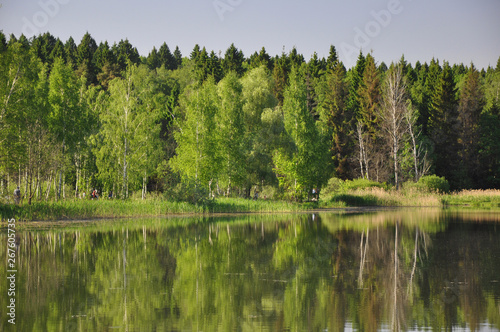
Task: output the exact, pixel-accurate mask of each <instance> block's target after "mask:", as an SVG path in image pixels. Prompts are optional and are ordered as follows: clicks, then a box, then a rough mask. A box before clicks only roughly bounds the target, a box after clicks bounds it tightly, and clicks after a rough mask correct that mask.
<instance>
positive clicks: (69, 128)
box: [48, 58, 83, 199]
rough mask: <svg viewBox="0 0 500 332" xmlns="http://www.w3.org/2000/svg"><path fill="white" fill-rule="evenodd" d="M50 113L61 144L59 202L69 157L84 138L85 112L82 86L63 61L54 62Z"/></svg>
mask: <svg viewBox="0 0 500 332" xmlns="http://www.w3.org/2000/svg"><path fill="white" fill-rule="evenodd" d="M48 101H49V104H50V113H49V115H48V122H49V128H50V130H51V132H52V134H53V135H54V137H55V138H56V139H57V141H58V142H59V143H60V144H61V154H60V156H61V157H60V159H59V161H58V167H57V168H58V173H59V184H58V188H57V198H58V199H60V198H61V194H63V196H64V193H62V190H63V182H64V179H63V178H64V172H65V169H66V167H65V163H64V159H65V157H66V153H67V152H69V153H71V152H73V151H74V148H75V146H76V143H77V142H78V140H79V137H80V135H81V131H82V127H81V122H82V120H83V117H82V116H81V112H80V111H81V109H80V104H79V84H78V80H77V78H76V75H75V73H74V72H73V69H72V68H71V66H70V65H66V64H64V61H63V60H62V59H61V58H57V59H56V60H55V61H54V65H53V67H52V71H51V73H50V78H49V95H48Z"/></svg>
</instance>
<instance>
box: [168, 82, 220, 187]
mask: <svg viewBox="0 0 500 332" xmlns="http://www.w3.org/2000/svg"><path fill="white" fill-rule="evenodd" d="M219 105H220V101H219V97H218V94H217V86H216V85H215V83H214V80H213V78H208V79H207V80H206V81H205V82H204V83H203V84H202V85H201V86H197V87H194V88H192V89H187V90H186V91H185V93H184V95H183V96H182V98H181V107H182V108H183V109H184V112H185V115H184V119H183V121H182V122H181V123H180V126H179V131H178V132H177V133H176V134H175V139H176V141H177V149H176V156H175V157H173V158H172V159H171V160H170V163H171V165H172V168H173V169H174V171H177V172H179V173H180V174H181V177H182V178H183V180H185V181H191V180H194V181H196V182H199V183H202V185H203V186H206V187H208V188H209V189H210V190H211V185H212V183H213V182H214V180H217V178H218V176H219V174H220V170H221V155H220V153H219V152H220V151H219V149H218V142H217V125H216V121H215V115H216V113H217V111H218V107H219Z"/></svg>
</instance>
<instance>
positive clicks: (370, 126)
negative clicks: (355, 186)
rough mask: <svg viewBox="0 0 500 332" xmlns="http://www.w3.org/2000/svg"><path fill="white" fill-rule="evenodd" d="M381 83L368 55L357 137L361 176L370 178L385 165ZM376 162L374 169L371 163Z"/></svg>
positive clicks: (361, 88) (361, 87)
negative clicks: (382, 147)
mask: <svg viewBox="0 0 500 332" xmlns="http://www.w3.org/2000/svg"><path fill="white" fill-rule="evenodd" d="M380 89H381V84H380V78H379V73H378V71H377V67H376V65H375V59H374V58H373V56H372V55H371V54H368V55H367V56H366V62H365V70H364V72H363V78H362V82H361V84H360V86H359V92H358V94H359V113H358V115H357V119H356V121H357V138H358V144H359V156H360V157H359V162H360V168H361V176H362V177H366V178H368V179H369V178H370V171H372V172H373V174H381V173H382V172H381V168H383V167H384V165H383V164H384V158H383V155H384V154H383V152H382V151H381V149H380V147H381V146H383V144H382V139H381V135H380V124H379V118H378V116H377V114H378V113H379V108H380V102H381V98H382V96H381V91H380ZM371 162H374V163H375V168H374V169H372V168H371V165H370V163H371Z"/></svg>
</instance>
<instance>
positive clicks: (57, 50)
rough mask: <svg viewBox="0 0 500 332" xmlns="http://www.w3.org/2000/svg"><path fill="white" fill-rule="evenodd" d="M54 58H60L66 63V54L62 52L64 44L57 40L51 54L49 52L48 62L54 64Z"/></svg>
mask: <svg viewBox="0 0 500 332" xmlns="http://www.w3.org/2000/svg"><path fill="white" fill-rule="evenodd" d="M56 58H61V59H63V60H65V61H66V53H65V51H64V44H63V43H62V42H61V40H60V39H59V38H58V39H57V41H56V44H55V45H54V48H53V49H52V52H50V55H49V61H50V63H54V60H55V59H56Z"/></svg>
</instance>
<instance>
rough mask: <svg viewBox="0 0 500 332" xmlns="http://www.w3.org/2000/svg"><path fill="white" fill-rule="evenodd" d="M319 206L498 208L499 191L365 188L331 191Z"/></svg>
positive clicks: (499, 205) (499, 206)
mask: <svg viewBox="0 0 500 332" xmlns="http://www.w3.org/2000/svg"><path fill="white" fill-rule="evenodd" d="M321 201H322V202H321V206H322V207H333V206H335V207H348V206H408V207H448V206H473V207H480V208H500V190H464V191H461V192H457V193H451V194H440V193H433V192H422V191H419V190H401V191H396V190H386V189H383V188H366V189H357V190H349V191H345V192H339V193H334V194H332V195H330V196H329V197H322V200H321Z"/></svg>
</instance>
